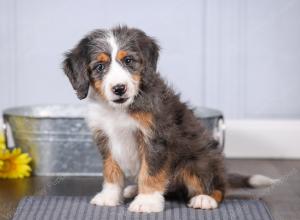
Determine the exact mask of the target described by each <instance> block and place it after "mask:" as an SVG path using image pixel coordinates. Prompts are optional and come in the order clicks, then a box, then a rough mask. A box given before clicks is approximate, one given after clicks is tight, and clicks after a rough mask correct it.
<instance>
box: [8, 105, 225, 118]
mask: <svg viewBox="0 0 300 220" xmlns="http://www.w3.org/2000/svg"><path fill="white" fill-rule="evenodd" d="M54 107H58V108H63V107H65V108H70V107H74V108H83V109H85V106H84V105H82V104H46V105H27V106H18V107H13V108H7V109H5V110H4V111H3V116H4V117H10V116H14V117H23V118H34V119H82V118H84V116H83V115H79V116H77V115H75V116H72V115H66V116H64V115H57V116H55V115H50V116H39V115H28V114H25V113H24V112H28V110H30V109H34V108H54ZM194 112H195V114H196V116H197V117H200V118H203V119H210V118H219V117H222V116H223V114H222V112H221V111H219V110H216V109H212V108H207V107H200V106H196V107H195V108H194Z"/></svg>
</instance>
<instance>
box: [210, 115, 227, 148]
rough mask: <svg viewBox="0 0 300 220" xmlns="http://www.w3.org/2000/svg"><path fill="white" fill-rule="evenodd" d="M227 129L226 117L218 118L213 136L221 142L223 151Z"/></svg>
mask: <svg viewBox="0 0 300 220" xmlns="http://www.w3.org/2000/svg"><path fill="white" fill-rule="evenodd" d="M225 129H226V126H225V122H224V118H223V117H220V118H218V120H217V121H216V126H215V129H214V132H213V136H214V138H215V140H217V141H218V142H219V146H220V150H221V151H223V150H224V146H225Z"/></svg>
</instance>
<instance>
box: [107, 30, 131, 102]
mask: <svg viewBox="0 0 300 220" xmlns="http://www.w3.org/2000/svg"><path fill="white" fill-rule="evenodd" d="M107 42H108V44H109V45H110V47H111V51H110V53H111V63H110V65H109V70H108V72H107V74H106V75H105V77H104V79H103V86H104V92H105V95H106V97H108V99H109V100H114V99H117V98H118V97H117V96H116V95H115V94H113V92H112V90H111V88H112V87H113V86H115V85H117V84H125V85H126V86H127V93H126V94H125V96H127V97H129V98H131V97H133V96H134V95H135V86H134V83H133V81H132V77H131V74H130V72H129V71H128V70H127V69H126V68H124V67H123V66H122V65H121V64H120V61H118V60H117V54H118V51H119V50H120V48H119V45H118V42H117V39H116V38H115V36H114V35H113V34H112V33H110V34H109V36H108V37H107Z"/></svg>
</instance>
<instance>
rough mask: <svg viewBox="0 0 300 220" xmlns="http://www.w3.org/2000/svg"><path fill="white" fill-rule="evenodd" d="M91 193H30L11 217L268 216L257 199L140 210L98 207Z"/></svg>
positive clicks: (175, 219)
mask: <svg viewBox="0 0 300 220" xmlns="http://www.w3.org/2000/svg"><path fill="white" fill-rule="evenodd" d="M90 199H91V197H68V196H32V197H25V198H24V199H22V200H21V201H20V203H19V205H18V208H17V210H16V213H15V215H14V217H13V220H17V219H24V220H31V219H38V220H39V219H43V220H46V219H55V220H57V219H64V220H65V219H72V220H75V219H78V220H79V219H80V220H81V219H97V220H107V219H112V220H119V219H124V220H125V219H126V220H127V219H128V220H135V219H139V220H152V219H153V220H154V219H155V220H159V219H163V220H179V219H183V220H188V219H193V220H198V219H199V220H200V219H201V220H202V219H203V220H233V219H236V220H244V219H245V220H252V219H253V220H271V219H272V218H271V216H270V214H269V211H268V209H267V207H266V206H265V203H264V202H263V201H260V200H242V199H230V200H229V199H228V200H225V201H224V202H223V203H222V204H221V205H220V207H219V208H218V209H214V210H199V209H197V210H195V209H191V208H187V207H186V205H185V204H184V203H179V202H175V201H171V202H166V207H165V211H164V212H161V213H154V214H139V213H131V212H128V211H127V207H128V205H129V203H127V204H125V205H123V206H118V207H98V206H93V205H90V204H89V200H90Z"/></svg>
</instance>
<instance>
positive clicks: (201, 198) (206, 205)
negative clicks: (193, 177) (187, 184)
mask: <svg viewBox="0 0 300 220" xmlns="http://www.w3.org/2000/svg"><path fill="white" fill-rule="evenodd" d="M188 206H189V207H191V208H194V209H215V208H217V207H218V203H217V201H216V200H215V199H214V198H212V197H210V196H208V195H197V196H194V197H193V198H191V200H190V202H189V204H188Z"/></svg>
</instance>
